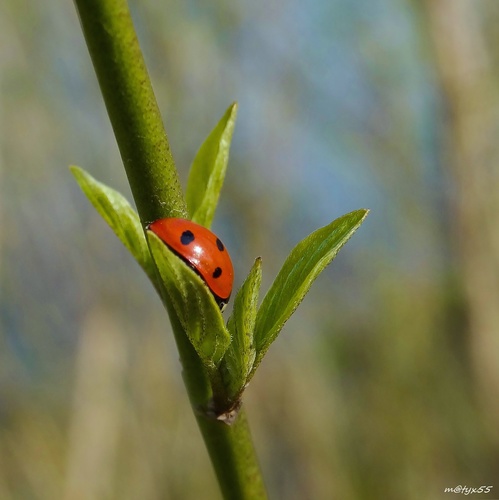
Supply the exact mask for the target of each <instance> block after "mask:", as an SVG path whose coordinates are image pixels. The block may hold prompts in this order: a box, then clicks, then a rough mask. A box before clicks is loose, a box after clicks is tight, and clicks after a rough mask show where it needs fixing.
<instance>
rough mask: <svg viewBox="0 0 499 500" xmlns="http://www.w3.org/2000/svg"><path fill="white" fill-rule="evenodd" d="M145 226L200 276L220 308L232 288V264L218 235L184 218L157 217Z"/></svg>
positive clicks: (222, 306) (224, 304)
mask: <svg viewBox="0 0 499 500" xmlns="http://www.w3.org/2000/svg"><path fill="white" fill-rule="evenodd" d="M148 229H150V230H151V231H152V232H153V233H154V234H155V235H156V236H158V237H159V238H160V239H161V240H162V241H163V242H164V243H166V245H167V246H168V247H169V248H170V249H171V250H172V251H173V252H175V253H176V254H177V255H178V256H179V257H180V258H181V259H183V260H184V261H185V262H186V263H187V264H188V265H189V266H190V267H192V269H194V271H196V272H197V273H198V274H199V275H200V276H201V278H203V280H204V282H205V283H206V285H207V286H208V288H209V289H210V291H211V293H212V294H213V295H214V296H215V300H216V301H217V303H218V305H219V306H220V309H222V310H223V309H224V307H225V306H226V305H227V302H228V301H229V298H230V294H231V292H232V283H233V281H234V268H233V267H232V261H231V260H230V256H229V253H228V252H227V250H226V249H225V245H224V244H223V243H222V242H221V241H220V239H219V238H218V237H217V236H216V235H215V234H213V233H212V232H211V231H210V230H209V229H206V228H205V227H203V226H200V225H199V224H196V223H195V222H192V221H190V220H187V219H177V218H166V219H159V220H157V221H154V222H153V223H151V224H149V226H148Z"/></svg>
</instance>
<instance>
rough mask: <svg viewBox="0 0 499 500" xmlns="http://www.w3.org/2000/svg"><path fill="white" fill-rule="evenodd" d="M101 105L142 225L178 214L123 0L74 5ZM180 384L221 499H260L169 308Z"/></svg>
mask: <svg viewBox="0 0 499 500" xmlns="http://www.w3.org/2000/svg"><path fill="white" fill-rule="evenodd" d="M74 2H75V5H76V8H77V11H78V14H79V17H80V22H81V26H82V30H83V33H84V36H85V40H86V43H87V46H88V49H89V52H90V56H91V58H92V62H93V65H94V68H95V72H96V74H97V78H98V81H99V85H100V88H101V91H102V95H103V97H104V101H105V104H106V108H107V111H108V114H109V117H110V120H111V124H112V126H113V130H114V133H115V136H116V140H117V143H118V147H119V149H120V153H121V157H122V159H123V163H124V165H125V170H126V173H127V177H128V179H129V182H130V187H131V189H132V194H133V197H134V200H135V203H136V205H137V211H138V213H139V216H140V219H141V221H142V223H143V224H144V225H146V224H148V223H149V222H152V221H154V220H156V219H159V218H162V217H186V215H187V211H186V205H185V201H184V198H183V196H182V190H181V187H180V183H179V179H178V174H177V171H176V169H175V164H174V161H173V157H172V154H171V151H170V146H169V143H168V138H167V136H166V133H165V130H164V127H163V123H162V120H161V116H160V113H159V109H158V106H157V103H156V98H155V96H154V92H153V90H152V86H151V83H150V80H149V76H148V73H147V69H146V66H145V63H144V60H143V57H142V53H141V51H140V47H139V43H138V40H137V36H136V34H135V30H134V27H133V22H132V19H131V16H130V12H129V9H128V5H127V2H126V0H74ZM167 308H168V309H169V311H168V312H169V313H170V320H171V322H172V327H173V331H174V335H175V340H176V343H177V347H178V350H179V354H180V360H181V363H182V367H183V376H184V382H185V385H186V389H187V392H188V394H189V399H190V401H191V405H192V407H193V410H194V412H195V415H196V419H197V422H198V425H199V428H200V430H201V433H202V435H203V438H204V441H205V444H206V446H207V449H208V452H209V455H210V458H211V461H212V463H213V466H214V468H215V472H216V474H217V478H218V481H219V485H220V489H221V490H222V493H223V495H224V498H226V499H231V500H238V499H241V500H243V499H245V500H250V499H255V500H258V499H265V498H267V496H266V493H265V488H264V485H263V480H262V476H261V472H260V469H259V466H258V461H257V459H256V454H255V450H254V447H253V444H252V441H251V435H250V430H249V426H248V422H247V419H246V416H245V413H244V410H241V411H240V413H239V416H238V418H237V420H236V421H235V422H234V423H233V425H231V426H228V425H226V424H225V423H223V422H220V421H218V420H216V419H214V418H210V417H209V416H207V413H206V411H204V410H205V409H206V408H207V407H208V405H209V403H210V401H211V400H212V397H213V394H212V390H211V386H210V383H209V380H208V377H207V375H206V371H205V369H204V367H203V365H202V363H201V361H200V359H199V357H198V356H197V354H196V352H195V350H194V348H193V347H192V345H191V344H190V342H189V340H188V338H187V336H186V335H185V332H184V331H183V330H182V327H181V325H180V322H179V320H178V318H177V316H176V314H175V312H174V310H173V308H172V307H171V306H168V304H167Z"/></svg>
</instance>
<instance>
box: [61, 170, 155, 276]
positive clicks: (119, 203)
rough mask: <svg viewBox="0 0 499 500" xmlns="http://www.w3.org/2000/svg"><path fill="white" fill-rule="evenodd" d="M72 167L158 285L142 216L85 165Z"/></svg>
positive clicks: (94, 202)
mask: <svg viewBox="0 0 499 500" xmlns="http://www.w3.org/2000/svg"><path fill="white" fill-rule="evenodd" d="M69 168H70V170H71V173H72V174H73V175H74V176H75V178H76V182H78V185H79V186H80V188H81V189H82V191H83V192H84V193H85V195H86V196H87V198H88V199H89V200H90V203H92V205H93V206H94V207H95V209H96V210H97V212H99V214H100V215H101V216H102V217H103V219H104V220H105V221H106V222H107V223H108V224H109V226H110V227H111V229H112V230H113V231H114V232H115V234H116V236H118V238H119V239H120V240H121V242H122V243H123V244H124V245H125V247H126V248H128V250H129V251H130V253H131V254H132V255H133V256H134V258H135V260H136V261H137V262H138V263H139V264H140V266H141V267H142V269H144V271H145V272H146V274H147V275H148V276H149V278H150V279H151V281H152V282H153V284H155V285H156V281H157V276H156V271H155V268H154V262H153V261H152V259H151V254H150V252H149V248H148V246H147V241H146V238H145V236H144V230H143V229H142V225H141V223H140V220H139V216H138V215H137V213H136V212H135V210H134V209H133V208H132V207H131V206H130V203H128V201H127V200H126V198H125V197H124V196H123V195H122V194H120V193H118V191H115V190H114V189H112V188H110V187H108V186H106V185H105V184H102V183H101V182H99V181H97V180H96V179H94V178H93V177H92V176H91V175H90V174H89V173H88V172H85V170H83V169H82V168H80V167H77V166H75V165H72V166H71V167H69Z"/></svg>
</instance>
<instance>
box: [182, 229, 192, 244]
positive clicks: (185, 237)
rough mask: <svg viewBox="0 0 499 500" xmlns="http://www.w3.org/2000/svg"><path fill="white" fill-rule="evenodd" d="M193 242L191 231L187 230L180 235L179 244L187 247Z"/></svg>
mask: <svg viewBox="0 0 499 500" xmlns="http://www.w3.org/2000/svg"><path fill="white" fill-rule="evenodd" d="M193 241H194V233H193V232H192V231H189V230H187V231H184V232H183V233H182V234H181V235H180V243H182V245H189V244H190V243H192V242H193Z"/></svg>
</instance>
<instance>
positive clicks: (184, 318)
mask: <svg viewBox="0 0 499 500" xmlns="http://www.w3.org/2000/svg"><path fill="white" fill-rule="evenodd" d="M147 237H148V240H149V245H150V248H151V252H152V255H153V257H154V261H155V262H156V266H157V268H158V271H159V274H160V276H161V280H162V283H163V285H164V288H165V290H166V293H167V294H168V299H169V300H170V302H171V304H172V305H173V308H174V309H175V312H176V314H177V317H178V319H179V321H180V323H181V325H182V328H183V329H184V331H185V332H186V334H187V336H188V337H189V340H190V341H191V343H192V345H193V346H194V349H195V350H196V352H197V353H198V355H199V357H200V358H201V360H202V361H203V363H204V364H205V366H207V367H208V368H210V369H213V368H214V367H215V366H218V365H219V363H220V361H221V359H222V357H223V355H224V354H225V351H226V350H227V347H228V346H229V344H230V340H231V338H230V333H229V332H228V331H227V328H226V327H225V324H224V319H223V316H222V313H221V312H220V308H219V307H218V304H217V303H216V301H215V298H214V297H213V295H212V294H211V292H210V291H209V289H208V287H207V286H206V284H205V283H204V281H203V280H202V279H201V278H200V277H199V276H198V275H197V274H196V273H195V272H194V271H193V270H192V269H191V268H190V267H189V266H188V265H187V264H186V263H185V262H184V261H183V260H182V259H180V258H179V257H177V255H175V254H174V253H173V252H172V251H171V250H170V249H169V248H168V247H167V246H166V245H165V244H164V243H163V242H162V241H161V240H160V239H159V238H158V237H157V236H156V235H155V234H154V233H153V232H152V231H149V230H148V231H147Z"/></svg>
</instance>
